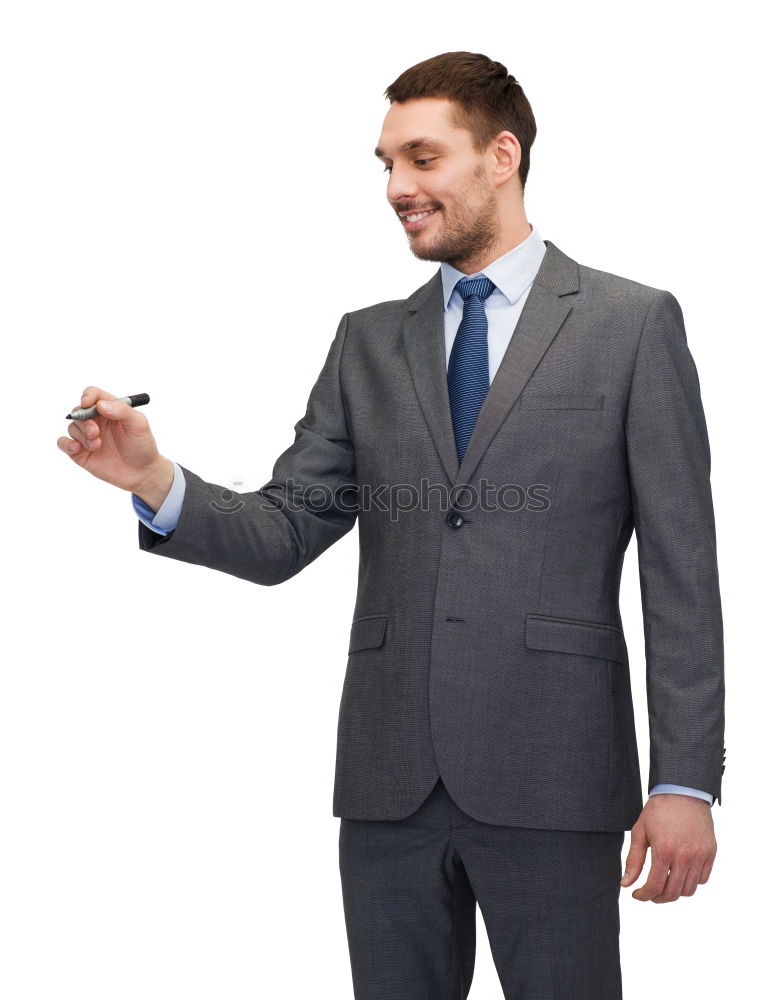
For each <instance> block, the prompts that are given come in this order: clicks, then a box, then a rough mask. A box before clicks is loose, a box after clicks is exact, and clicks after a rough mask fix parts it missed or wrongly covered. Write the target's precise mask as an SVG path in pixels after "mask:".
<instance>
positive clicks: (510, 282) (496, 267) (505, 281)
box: [441, 226, 547, 309]
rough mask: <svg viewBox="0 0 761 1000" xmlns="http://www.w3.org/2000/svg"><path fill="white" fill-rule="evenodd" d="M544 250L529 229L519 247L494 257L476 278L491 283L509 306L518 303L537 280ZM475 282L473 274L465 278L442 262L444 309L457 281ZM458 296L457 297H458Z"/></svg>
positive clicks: (535, 233) (447, 305)
mask: <svg viewBox="0 0 761 1000" xmlns="http://www.w3.org/2000/svg"><path fill="white" fill-rule="evenodd" d="M546 250H547V247H546V246H545V244H544V241H543V240H542V238H541V236H540V235H539V233H538V232H537V229H536V226H531V232H530V233H529V235H528V236H527V237H526V239H525V240H524V241H523V242H522V243H519V244H518V246H516V247H513V249H512V250H508V252H507V253H505V254H502V256H501V257H497V259H496V260H493V261H492V262H491V263H490V264H487V265H486V267H485V268H483V270H481V271H478V272H477V273H478V274H483V275H485V276H486V277H487V278H488V279H489V280H490V281H493V282H494V284H495V285H496V287H497V288H498V289H499V291H500V292H502V294H503V295H504V296H505V298H506V299H507V301H508V302H509V303H510V305H513V303H515V302H517V301H518V299H519V298H520V297H521V295H523V293H524V292H525V291H526V289H527V288H528V286H529V285H530V284H531V282H532V281H533V280H534V278H535V277H536V273H537V271H538V270H539V265H540V264H541V263H542V257H544V254H545V251H546ZM465 277H468V278H475V277H476V275H475V274H469V275H465V274H463V272H462V271H458V270H457V268H456V267H452V265H451V264H447V263H446V261H442V262H441V288H442V292H443V294H444V308H445V309H448V308H449V301H450V299H451V297H452V292H453V291H454V286H455V285H456V284H457V282H458V281H459V280H460V278H465ZM458 294H459V293H458Z"/></svg>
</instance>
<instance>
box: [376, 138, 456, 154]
mask: <svg viewBox="0 0 761 1000" xmlns="http://www.w3.org/2000/svg"><path fill="white" fill-rule="evenodd" d="M419 146H425V147H426V149H440V150H441V149H446V148H447V147H446V146H445V145H444V143H443V142H439V140H438V139H432V138H431V137H430V136H422V137H421V138H419V139H410V141H409V142H405V143H403V144H402V145H401V146H400V147H399V152H400V153H406V152H407V151H408V150H410V149H417V148H418V147H419ZM375 155H376V156H379V157H380V158H381V159H385V158H386V154H385V153H384V152H383V150H382V149H381V148H380V146H376V148H375Z"/></svg>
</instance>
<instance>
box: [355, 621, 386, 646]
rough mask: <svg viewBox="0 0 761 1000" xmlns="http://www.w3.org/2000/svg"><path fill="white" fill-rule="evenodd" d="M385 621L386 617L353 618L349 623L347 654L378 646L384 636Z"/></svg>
mask: <svg viewBox="0 0 761 1000" xmlns="http://www.w3.org/2000/svg"><path fill="white" fill-rule="evenodd" d="M387 621H388V615H364V616H363V617H362V618H355V619H354V621H353V622H352V623H351V635H350V637H349V652H350V653H354V652H356V651H357V650H358V649H372V648H373V647H374V646H380V645H381V644H382V643H383V638H384V636H385V634H386V622H387Z"/></svg>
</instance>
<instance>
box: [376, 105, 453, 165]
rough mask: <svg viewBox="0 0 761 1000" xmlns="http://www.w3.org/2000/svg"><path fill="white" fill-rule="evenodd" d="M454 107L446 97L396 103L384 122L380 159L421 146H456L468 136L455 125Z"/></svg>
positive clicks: (377, 153) (379, 145)
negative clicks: (452, 118)
mask: <svg viewBox="0 0 761 1000" xmlns="http://www.w3.org/2000/svg"><path fill="white" fill-rule="evenodd" d="M451 112H452V105H451V102H450V101H449V100H447V99H446V98H442V97H418V98H413V99H412V100H409V101H404V102H403V103H399V102H398V101H394V103H393V104H392V105H391V107H390V108H389V109H388V111H387V112H386V117H385V118H384V120H383V126H382V128H381V134H380V136H379V138H378V145H377V147H376V149H375V155H376V156H389V157H392V158H393V157H394V156H395V155H396V154H397V153H404V152H407V151H408V150H411V149H416V148H419V147H420V146H427V147H432V146H436V145H439V146H448V147H451V146H454V145H457V144H458V143H460V142H462V141H463V138H464V137H466V136H467V134H468V133H467V132H466V131H465V130H464V129H457V128H455V127H454V125H453V124H452V121H451V117H450V116H451Z"/></svg>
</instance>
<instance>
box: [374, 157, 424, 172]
mask: <svg viewBox="0 0 761 1000" xmlns="http://www.w3.org/2000/svg"><path fill="white" fill-rule="evenodd" d="M436 159H438V157H436V156H429V157H428V159H426V160H415V161H414V162H415V163H433V161H434V160H436ZM386 171H388V172H389V173H391V167H388V166H386V167H384V168H383V173H384V174H385V173H386Z"/></svg>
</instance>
